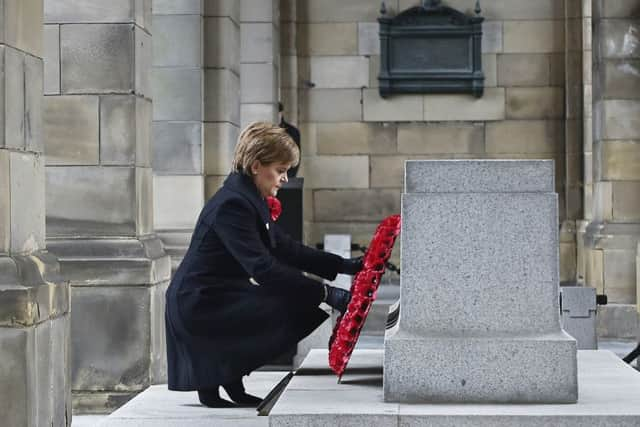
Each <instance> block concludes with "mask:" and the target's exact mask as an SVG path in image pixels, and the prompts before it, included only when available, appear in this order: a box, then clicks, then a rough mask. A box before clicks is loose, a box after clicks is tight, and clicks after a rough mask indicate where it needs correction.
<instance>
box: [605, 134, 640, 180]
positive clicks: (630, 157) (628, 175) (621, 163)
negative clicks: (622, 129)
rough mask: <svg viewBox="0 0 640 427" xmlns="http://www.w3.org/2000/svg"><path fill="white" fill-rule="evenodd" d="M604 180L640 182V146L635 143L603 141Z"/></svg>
mask: <svg viewBox="0 0 640 427" xmlns="http://www.w3.org/2000/svg"><path fill="white" fill-rule="evenodd" d="M600 146H601V150H602V153H601V157H600V161H601V162H602V163H601V165H602V179H604V180H611V181H617V180H620V181H624V180H633V181H638V180H640V144H639V143H637V142H635V141H603V142H602V143H601V144H600Z"/></svg>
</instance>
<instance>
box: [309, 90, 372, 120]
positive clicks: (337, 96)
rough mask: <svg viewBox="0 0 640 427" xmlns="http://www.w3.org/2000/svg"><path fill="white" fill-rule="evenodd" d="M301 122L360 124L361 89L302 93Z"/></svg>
mask: <svg viewBox="0 0 640 427" xmlns="http://www.w3.org/2000/svg"><path fill="white" fill-rule="evenodd" d="M300 96H301V99H300V121H302V122H358V121H360V120H362V105H361V104H360V100H361V91H360V89H318V90H315V89H309V90H303V91H301V94H300Z"/></svg>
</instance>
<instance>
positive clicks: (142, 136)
mask: <svg viewBox="0 0 640 427" xmlns="http://www.w3.org/2000/svg"><path fill="white" fill-rule="evenodd" d="M45 23H46V25H45V34H46V36H45V40H46V46H45V76H46V77H45V94H46V95H47V96H45V109H44V130H45V133H44V135H45V152H46V154H47V167H46V213H47V216H46V221H47V243H48V245H49V248H50V250H51V251H52V252H53V253H55V254H56V255H57V256H58V257H59V260H60V269H61V273H62V275H63V277H64V278H65V279H67V280H70V282H71V285H72V295H71V304H72V307H73V318H72V322H71V334H72V337H73V340H72V361H73V364H72V388H73V392H74V406H75V407H76V408H77V409H78V410H80V411H89V410H92V411H101V410H105V408H106V410H109V408H113V407H117V406H118V405H120V404H121V403H122V402H123V401H126V400H127V399H129V398H130V397H131V396H132V395H133V394H135V393H137V392H139V391H141V390H143V389H144V388H146V387H147V386H148V385H149V384H152V383H155V382H163V381H166V361H165V358H166V351H165V344H164V291H165V289H166V286H167V284H168V281H169V275H170V260H169V257H168V256H167V255H166V254H165V252H164V249H163V248H162V243H161V242H160V240H159V239H158V238H157V237H156V235H155V234H154V231H153V209H152V206H153V191H152V172H151V150H150V135H151V111H152V110H151V95H150V79H149V74H150V67H151V53H152V52H151V32H150V31H151V27H150V23H151V1H150V0H144V1H141V0H117V1H113V2H103V1H100V0H87V1H83V2H78V1H75V0H45Z"/></svg>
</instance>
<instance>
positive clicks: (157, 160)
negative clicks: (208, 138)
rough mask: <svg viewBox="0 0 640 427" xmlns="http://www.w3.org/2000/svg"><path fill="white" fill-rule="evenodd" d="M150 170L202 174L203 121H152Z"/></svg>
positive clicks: (160, 172) (158, 172) (163, 172)
mask: <svg viewBox="0 0 640 427" xmlns="http://www.w3.org/2000/svg"><path fill="white" fill-rule="evenodd" d="M153 171H154V173H157V174H161V175H164V174H168V175H171V174H187V175H199V174H200V173H202V123H201V122H153Z"/></svg>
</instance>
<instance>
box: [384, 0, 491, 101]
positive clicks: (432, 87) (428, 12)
mask: <svg viewBox="0 0 640 427" xmlns="http://www.w3.org/2000/svg"><path fill="white" fill-rule="evenodd" d="M385 9H386V8H385V7H384V3H383V7H382V10H381V12H382V13H383V16H382V17H380V18H378V22H379V23H380V74H379V76H378V81H379V82H380V95H381V96H382V97H387V96H389V95H392V94H395V93H471V94H473V95H474V96H475V97H478V98H479V97H481V96H482V93H483V91H484V73H483V72H482V61H481V59H482V56H481V52H482V46H481V41H482V21H484V18H483V17H481V16H479V15H480V6H479V4H478V3H476V9H475V12H476V15H477V16H468V15H466V14H464V13H462V12H460V11H458V10H455V9H452V8H450V7H447V6H443V5H441V4H440V1H438V0H431V1H425V2H423V5H422V6H416V7H412V8H410V9H407V10H405V11H403V12H401V13H400V14H399V15H397V16H395V17H393V18H391V17H386V16H384V14H385V13H386V10H385Z"/></svg>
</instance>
